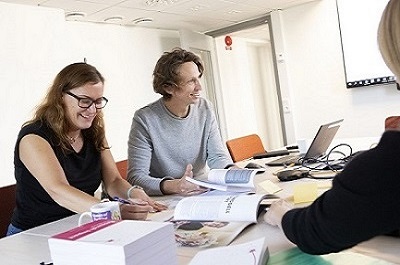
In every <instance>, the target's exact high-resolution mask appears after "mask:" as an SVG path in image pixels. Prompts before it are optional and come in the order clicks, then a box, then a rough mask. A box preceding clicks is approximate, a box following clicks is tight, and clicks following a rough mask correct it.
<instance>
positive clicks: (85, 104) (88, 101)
mask: <svg viewBox="0 0 400 265" xmlns="http://www.w3.org/2000/svg"><path fill="white" fill-rule="evenodd" d="M65 94H67V95H70V96H71V97H73V98H76V99H77V100H78V106H79V107H80V108H83V109H88V108H90V107H91V106H92V105H93V104H94V106H95V108H96V109H102V108H104V107H105V106H106V105H107V102H108V99H106V98H105V97H101V98H98V99H92V98H89V97H78V96H77V95H75V94H73V93H71V92H69V91H66V92H65Z"/></svg>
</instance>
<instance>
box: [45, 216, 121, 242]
mask: <svg viewBox="0 0 400 265" xmlns="http://www.w3.org/2000/svg"><path fill="white" fill-rule="evenodd" d="M118 222H120V221H115V220H97V221H93V222H90V223H87V224H84V225H81V226H78V227H75V228H73V229H71V230H68V231H65V232H63V233H60V234H57V235H54V236H52V238H57V239H64V240H72V241H73V240H77V239H79V238H82V237H85V236H87V235H89V234H92V233H95V232H97V231H99V230H102V229H104V228H106V227H109V226H111V225H114V224H116V223H118Z"/></svg>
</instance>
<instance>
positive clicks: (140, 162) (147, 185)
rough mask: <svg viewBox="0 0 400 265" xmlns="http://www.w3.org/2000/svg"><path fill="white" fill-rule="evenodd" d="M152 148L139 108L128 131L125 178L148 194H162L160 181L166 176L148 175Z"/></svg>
mask: <svg viewBox="0 0 400 265" xmlns="http://www.w3.org/2000/svg"><path fill="white" fill-rule="evenodd" d="M152 150H153V147H152V142H151V139H150V136H149V134H148V131H147V128H146V123H145V122H144V121H143V120H142V118H141V116H140V110H139V111H137V112H136V113H135V115H134V117H133V119H132V126H131V130H130V132H129V140H128V176H127V180H128V181H129V183H131V184H132V185H139V186H141V187H143V189H144V190H145V192H146V193H147V194H149V195H163V194H162V192H161V189H160V183H161V181H162V180H164V179H166V178H163V177H160V178H156V177H151V176H150V163H151V156H152Z"/></svg>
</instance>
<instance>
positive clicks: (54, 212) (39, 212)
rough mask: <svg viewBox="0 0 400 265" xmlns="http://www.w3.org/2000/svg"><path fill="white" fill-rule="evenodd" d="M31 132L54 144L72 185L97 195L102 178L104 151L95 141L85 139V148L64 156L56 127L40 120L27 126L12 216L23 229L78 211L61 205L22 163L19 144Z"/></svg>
mask: <svg viewBox="0 0 400 265" xmlns="http://www.w3.org/2000/svg"><path fill="white" fill-rule="evenodd" d="M28 134H36V135H38V136H40V137H42V138H43V139H45V140H46V141H47V142H48V143H49V144H50V145H51V147H52V149H53V151H54V153H55V155H56V157H57V159H58V161H59V162H60V164H61V167H62V168H63V169H64V172H65V175H66V177H67V180H68V182H69V184H70V185H71V186H73V187H75V188H77V189H79V190H81V191H83V192H86V193H88V194H90V195H92V196H93V195H94V192H95V191H96V190H97V188H98V187H99V185H100V182H101V179H102V176H101V161H100V152H99V151H97V150H96V148H95V146H94V144H92V143H89V142H88V141H87V140H85V139H84V145H83V148H82V150H81V151H80V152H79V153H76V152H74V151H71V152H68V153H67V154H66V155H64V154H63V152H62V150H61V147H60V146H59V145H58V141H57V140H55V134H54V132H53V130H51V129H50V128H49V127H48V126H47V125H46V124H43V125H41V123H40V122H37V123H35V124H30V125H27V126H25V127H23V128H22V129H21V131H20V133H19V135H18V138H17V143H16V145H15V150H14V166H15V179H16V181H17V186H16V189H17V192H16V200H17V206H16V208H15V209H14V213H13V216H12V219H11V223H12V224H13V225H14V226H15V227H17V228H20V229H23V230H26V229H29V228H32V227H35V226H38V225H42V224H45V223H49V222H52V221H55V220H58V219H61V218H64V217H67V216H70V215H72V214H74V213H73V212H72V211H70V210H67V209H65V208H64V207H61V206H60V205H58V204H57V203H56V202H55V201H54V200H53V199H52V198H51V197H50V196H49V194H48V193H47V192H46V191H45V190H44V189H43V188H42V186H41V185H40V184H39V182H38V181H37V179H36V178H35V177H33V175H32V174H31V173H30V172H29V171H28V170H27V168H26V167H25V165H24V164H23V163H22V162H21V160H20V157H19V143H20V141H21V138H23V137H24V136H25V135H28ZM32 155H35V154H32Z"/></svg>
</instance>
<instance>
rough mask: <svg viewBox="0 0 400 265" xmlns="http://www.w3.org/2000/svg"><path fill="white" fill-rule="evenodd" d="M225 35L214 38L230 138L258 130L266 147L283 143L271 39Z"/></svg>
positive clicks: (269, 148)
mask: <svg viewBox="0 0 400 265" xmlns="http://www.w3.org/2000/svg"><path fill="white" fill-rule="evenodd" d="M224 38H225V36H220V37H217V38H216V39H215V42H216V50H217V55H218V64H219V72H220V75H221V76H220V80H221V87H222V90H223V106H224V107H225V111H224V112H225V113H227V115H226V125H227V131H228V134H227V138H228V139H233V138H237V137H241V136H244V135H248V134H253V133H256V134H258V135H259V136H260V138H261V139H262V141H263V144H264V147H265V148H266V150H271V149H276V148H279V147H282V145H283V139H282V130H281V126H280V125H281V124H280V117H279V109H278V108H279V106H278V98H277V92H276V85H275V79H274V71H273V61H272V54H271V48H270V43H269V42H267V41H265V40H264V41H261V40H254V39H248V38H241V37H235V36H233V37H232V40H233V44H232V49H231V50H229V49H228V50H227V49H226V48H225V46H226V44H225V41H224Z"/></svg>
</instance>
